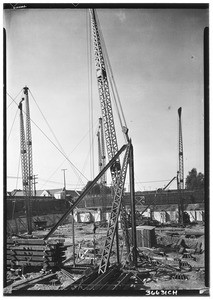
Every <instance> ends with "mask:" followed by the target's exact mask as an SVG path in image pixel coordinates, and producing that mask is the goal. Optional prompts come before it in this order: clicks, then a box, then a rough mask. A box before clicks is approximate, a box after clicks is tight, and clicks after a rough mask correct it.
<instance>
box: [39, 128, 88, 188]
mask: <svg viewBox="0 0 213 300" xmlns="http://www.w3.org/2000/svg"><path fill="white" fill-rule="evenodd" d="M88 133H89V130H88V131H87V132H86V134H85V135H84V136H83V138H82V139H81V140H80V141H79V142H78V144H77V145H76V146H75V147H74V148H73V150H72V151H71V152H70V154H69V156H70V155H71V154H72V153H73V152H74V151H75V149H76V148H77V147H78V146H79V145H80V144H81V142H82V141H83V140H84V139H85V138H86V136H87V135H88ZM69 156H68V157H69ZM65 160H66V159H64V160H63V161H62V162H61V164H60V165H59V166H58V167H57V168H56V170H55V171H54V172H53V173H52V174H51V175H50V177H49V178H48V179H47V180H46V182H53V183H56V182H54V181H50V180H49V179H50V178H52V176H53V175H54V174H55V173H56V172H57V171H58V169H59V168H60V167H61V166H62V165H63V163H64V162H65ZM82 173H83V171H82ZM45 184H46V183H44V184H43V186H42V188H43V187H44V186H45ZM68 185H69V184H68ZM81 185H83V186H84V183H82V182H81ZM42 188H41V189H42Z"/></svg>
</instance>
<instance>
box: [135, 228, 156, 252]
mask: <svg viewBox="0 0 213 300" xmlns="http://www.w3.org/2000/svg"><path fill="white" fill-rule="evenodd" d="M136 238H137V246H138V247H148V248H152V247H154V246H155V245H156V236H155V227H154V226H137V227H136Z"/></svg>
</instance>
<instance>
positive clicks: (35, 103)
mask: <svg viewBox="0 0 213 300" xmlns="http://www.w3.org/2000/svg"><path fill="white" fill-rule="evenodd" d="M29 92H30V94H31V96H32V98H33V100H34V102H35V104H36V106H37V108H38V110H39V111H40V113H41V115H42V117H43V119H44V121H45V122H46V124H47V126H48V128H49V130H50V131H51V132H52V134H53V136H54V138H55V140H56V142H57V143H58V145H59V147H60V148H61V151H62V152H63V153H64V154H65V151H64V149H63V147H62V146H61V144H60V143H59V141H58V139H57V137H56V136H55V134H54V132H53V130H52V128H51V127H50V124H49V123H48V121H47V119H46V118H45V116H44V114H43V113H42V111H41V109H40V107H39V105H38V103H37V102H36V100H35V97H34V96H33V94H32V92H31V90H30V89H29Z"/></svg>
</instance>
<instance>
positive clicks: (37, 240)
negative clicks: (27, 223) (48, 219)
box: [7, 239, 47, 245]
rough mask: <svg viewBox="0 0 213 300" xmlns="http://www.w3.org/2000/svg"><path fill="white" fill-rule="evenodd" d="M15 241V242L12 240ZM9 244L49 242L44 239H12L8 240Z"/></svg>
mask: <svg viewBox="0 0 213 300" xmlns="http://www.w3.org/2000/svg"><path fill="white" fill-rule="evenodd" d="M11 241H13V242H11ZM7 243H8V244H11V243H12V244H13V243H15V244H19V245H46V244H47V242H46V241H44V240H42V239H12V240H7Z"/></svg>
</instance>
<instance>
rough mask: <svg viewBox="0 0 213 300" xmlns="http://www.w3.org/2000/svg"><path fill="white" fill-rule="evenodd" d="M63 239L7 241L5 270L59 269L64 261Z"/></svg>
mask: <svg viewBox="0 0 213 300" xmlns="http://www.w3.org/2000/svg"><path fill="white" fill-rule="evenodd" d="M64 241H65V240H64V239H57V240H47V241H45V240H43V239H19V238H18V239H7V268H9V269H16V268H18V267H21V268H22V267H31V268H35V267H40V268H41V269H43V270H47V269H52V268H58V267H61V266H62V264H63V261H64V260H65V251H66V249H67V246H64Z"/></svg>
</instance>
